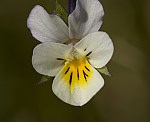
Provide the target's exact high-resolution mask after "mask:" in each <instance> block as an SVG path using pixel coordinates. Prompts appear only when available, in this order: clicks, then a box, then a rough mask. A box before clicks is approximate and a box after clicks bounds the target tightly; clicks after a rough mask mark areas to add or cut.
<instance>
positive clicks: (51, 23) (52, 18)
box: [27, 5, 69, 43]
mask: <svg viewBox="0 0 150 122" xmlns="http://www.w3.org/2000/svg"><path fill="white" fill-rule="evenodd" d="M27 26H28V28H29V29H30V30H31V33H32V35H33V37H35V38H36V39H37V40H39V41H41V42H45V41H52V42H59V43H64V42H66V41H67V40H68V38H69V36H68V35H69V34H68V27H67V25H66V24H65V23H64V22H63V20H62V19H60V18H59V17H58V16H56V15H49V14H48V13H47V12H46V10H45V9H44V8H43V7H41V6H39V5H36V6H35V7H34V8H33V9H32V11H31V13H30V15H29V18H28V20H27Z"/></svg>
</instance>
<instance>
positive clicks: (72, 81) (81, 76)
mask: <svg viewBox="0 0 150 122" xmlns="http://www.w3.org/2000/svg"><path fill="white" fill-rule="evenodd" d="M91 76H92V69H91V65H90V64H89V62H88V61H87V60H86V58H85V57H84V58H81V59H77V58H74V59H73V60H71V61H67V62H65V65H64V67H63V71H62V78H63V79H64V81H65V82H66V83H68V85H70V86H71V88H74V87H75V86H76V85H79V86H82V87H84V86H86V85H87V83H88V82H89V79H90V78H91Z"/></svg>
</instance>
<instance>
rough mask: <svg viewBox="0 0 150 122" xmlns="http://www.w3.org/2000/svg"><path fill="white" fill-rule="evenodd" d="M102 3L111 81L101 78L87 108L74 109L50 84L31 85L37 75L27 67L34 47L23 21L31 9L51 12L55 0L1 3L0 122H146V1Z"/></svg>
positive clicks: (149, 98) (149, 116)
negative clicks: (109, 46) (100, 86)
mask: <svg viewBox="0 0 150 122" xmlns="http://www.w3.org/2000/svg"><path fill="white" fill-rule="evenodd" d="M58 1H59V2H60V3H61V4H62V5H63V6H64V7H66V5H67V0H66V1H63V0H58ZM101 3H102V5H103V7H104V10H105V16H104V22H103V25H102V28H101V30H103V31H106V32H107V33H108V34H109V35H110V37H111V38H112V40H113V42H114V46H115V52H114V55H113V58H112V60H111V61H110V62H109V64H108V68H109V70H110V72H111V74H112V77H106V76H104V78H105V87H104V88H103V89H102V90H101V91H100V92H98V94H97V95H96V96H95V97H94V98H93V99H92V100H91V101H90V102H89V103H88V104H86V105H85V106H83V107H74V106H70V105H68V104H65V103H64V102H62V101H61V100H59V99H58V98H57V97H56V96H55V95H54V94H53V93H52V90H51V86H52V81H50V82H46V83H43V84H41V85H36V83H37V82H38V81H39V80H40V78H41V76H40V75H39V74H38V73H36V72H35V71H34V69H33V67H32V65H31V57H32V50H33V48H34V47H35V46H36V45H37V44H38V43H39V42H38V41H37V40H36V39H34V38H33V37H32V36H31V33H30V31H29V29H28V28H27V25H26V20H27V18H28V15H29V13H30V10H31V9H32V8H33V7H34V5H36V4H39V5H42V6H43V7H44V8H45V9H46V10H47V11H48V12H49V13H52V11H53V10H54V9H55V0H1V1H0V42H1V43H0V122H58V121H61V122H84V121H85V122H150V75H149V72H150V71H149V68H150V66H149V62H150V58H149V57H150V55H149V54H150V14H149V13H150V0H101Z"/></svg>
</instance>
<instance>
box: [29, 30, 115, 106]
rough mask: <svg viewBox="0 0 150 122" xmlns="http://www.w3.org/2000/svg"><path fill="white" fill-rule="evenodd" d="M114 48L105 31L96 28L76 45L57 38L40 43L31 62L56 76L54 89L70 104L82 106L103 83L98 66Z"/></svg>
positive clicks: (37, 68) (102, 63) (39, 71)
mask: <svg viewBox="0 0 150 122" xmlns="http://www.w3.org/2000/svg"><path fill="white" fill-rule="evenodd" d="M91 41H92V43H91ZM113 50H114V49H113V44H112V41H111V39H110V38H109V36H108V35H107V34H106V33H105V32H93V33H91V34H88V35H87V36H85V37H84V38H83V39H82V40H80V41H79V42H77V43H76V44H75V45H74V46H72V45H65V44H61V43H54V42H43V43H41V44H39V45H37V46H36V47H35V48H34V50H33V57H32V64H33V67H34V68H35V70H36V71H37V72H38V73H40V74H43V75H47V76H55V78H54V80H53V84H52V90H53V92H54V94H55V95H56V96H57V97H59V98H60V99H61V100H62V101H64V102H66V103H68V104H71V105H74V106H82V105H84V104H86V103H87V102H88V101H89V100H90V99H91V98H92V97H93V96H94V95H95V94H96V93H97V92H98V91H99V90H100V89H101V88H102V86H103V85H104V80H103V78H102V76H101V75H100V74H99V72H98V71H97V70H96V69H95V68H101V67H103V66H105V65H106V64H107V63H108V61H109V60H110V59H111V57H112V54H113Z"/></svg>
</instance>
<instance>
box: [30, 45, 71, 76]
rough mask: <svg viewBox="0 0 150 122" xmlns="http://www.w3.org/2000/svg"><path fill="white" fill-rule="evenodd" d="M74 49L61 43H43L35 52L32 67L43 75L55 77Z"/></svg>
mask: <svg viewBox="0 0 150 122" xmlns="http://www.w3.org/2000/svg"><path fill="white" fill-rule="evenodd" d="M71 50H72V47H70V46H68V45H64V44H60V43H54V42H43V43H41V44H39V45H37V46H36V47H35V48H34V50H33V56H32V65H33V67H34V69H35V70H36V71H37V72H38V73H40V74H43V75H47V76H55V75H56V74H57V73H58V72H59V71H60V70H61V68H62V66H63V65H64V62H65V59H67V58H68V57H69V55H70V52H71Z"/></svg>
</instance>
